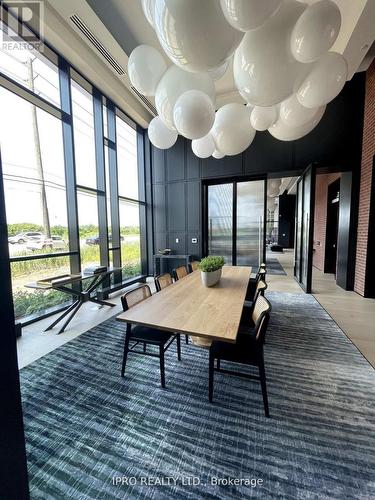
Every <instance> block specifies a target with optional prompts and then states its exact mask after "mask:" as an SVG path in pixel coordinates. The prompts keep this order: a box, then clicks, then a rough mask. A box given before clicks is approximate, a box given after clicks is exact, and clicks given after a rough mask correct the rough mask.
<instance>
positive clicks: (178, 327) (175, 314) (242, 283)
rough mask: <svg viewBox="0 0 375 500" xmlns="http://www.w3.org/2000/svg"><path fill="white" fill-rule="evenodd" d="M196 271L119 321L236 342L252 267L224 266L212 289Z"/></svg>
mask: <svg viewBox="0 0 375 500" xmlns="http://www.w3.org/2000/svg"><path fill="white" fill-rule="evenodd" d="M200 274H201V273H200V271H194V272H193V273H191V274H188V275H187V276H186V277H184V278H182V279H180V280H178V281H176V282H175V283H173V284H172V285H170V286H168V287H166V288H164V289H163V290H161V291H160V292H158V293H155V294H153V295H152V296H151V297H149V298H148V299H146V300H144V301H142V302H140V303H139V304H136V305H135V306H133V307H131V308H130V309H129V310H128V311H126V312H123V313H122V314H120V315H119V316H117V318H116V319H117V320H118V321H123V322H125V323H130V324H135V325H143V326H148V327H151V328H157V329H159V330H166V331H170V332H176V333H181V334H187V335H193V336H195V337H202V338H205V339H211V340H222V341H226V342H232V343H234V342H236V338H237V332H238V327H239V324H240V320H241V315H242V309H243V305H244V301H245V296H246V290H247V286H248V283H249V278H250V275H251V267H244V266H224V267H223V272H222V277H221V280H220V282H219V283H218V284H217V285H215V286H213V287H210V288H207V287H205V286H204V285H203V284H202V282H201V276H200Z"/></svg>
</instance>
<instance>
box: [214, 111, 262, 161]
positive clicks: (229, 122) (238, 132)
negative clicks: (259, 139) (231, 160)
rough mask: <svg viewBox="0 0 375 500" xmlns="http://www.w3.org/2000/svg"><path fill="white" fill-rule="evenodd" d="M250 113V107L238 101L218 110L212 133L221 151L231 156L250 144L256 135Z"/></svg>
mask: <svg viewBox="0 0 375 500" xmlns="http://www.w3.org/2000/svg"><path fill="white" fill-rule="evenodd" d="M250 114H251V112H250V110H249V108H247V107H246V106H244V105H242V104H237V103H231V104H226V105H225V106H223V107H222V108H220V109H219V110H218V111H217V112H216V117H215V122H214V125H213V127H212V130H211V133H212V136H213V138H214V140H215V143H216V146H217V149H219V151H221V152H222V153H223V154H225V155H228V156H231V155H237V154H240V153H242V152H243V151H244V150H245V149H247V148H248V147H249V146H250V144H251V143H252V141H253V139H254V137H255V130H254V129H253V127H252V126H251V123H250Z"/></svg>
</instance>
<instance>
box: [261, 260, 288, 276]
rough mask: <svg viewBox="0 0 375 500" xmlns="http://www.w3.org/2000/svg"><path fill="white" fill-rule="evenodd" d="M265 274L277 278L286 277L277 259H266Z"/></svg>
mask: <svg viewBox="0 0 375 500" xmlns="http://www.w3.org/2000/svg"><path fill="white" fill-rule="evenodd" d="M266 263H267V273H268V274H277V275H279V276H286V272H285V271H284V268H283V266H282V265H281V264H280V262H279V261H278V260H277V259H274V258H271V257H267V260H266Z"/></svg>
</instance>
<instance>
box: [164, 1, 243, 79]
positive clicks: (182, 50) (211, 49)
mask: <svg viewBox="0 0 375 500" xmlns="http://www.w3.org/2000/svg"><path fill="white" fill-rule="evenodd" d="M154 26H155V31H156V34H157V36H158V39H159V42H160V44H161V46H162V47H163V49H164V51H165V53H166V54H167V56H168V57H169V58H170V59H171V61H172V62H173V63H174V64H176V65H177V66H179V67H181V68H183V69H185V70H187V71H192V72H201V71H209V70H212V69H215V68H217V67H218V66H221V65H222V64H224V62H225V61H226V60H227V59H229V58H230V57H231V56H232V55H233V53H234V51H235V50H236V48H237V47H238V45H239V43H240V41H241V39H242V37H243V33H241V32H240V31H238V30H236V29H234V28H233V27H232V26H230V24H229V23H228V22H227V20H226V19H225V17H224V14H223V11H222V10H221V7H220V0H188V1H184V0H177V1H176V0H156V1H155V11H154Z"/></svg>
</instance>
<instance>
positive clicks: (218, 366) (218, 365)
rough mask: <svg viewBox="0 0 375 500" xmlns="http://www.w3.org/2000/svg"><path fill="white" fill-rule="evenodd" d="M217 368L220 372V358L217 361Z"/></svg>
mask: <svg viewBox="0 0 375 500" xmlns="http://www.w3.org/2000/svg"><path fill="white" fill-rule="evenodd" d="M216 368H217V369H218V370H220V359H219V358H218V359H217V360H216Z"/></svg>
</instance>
